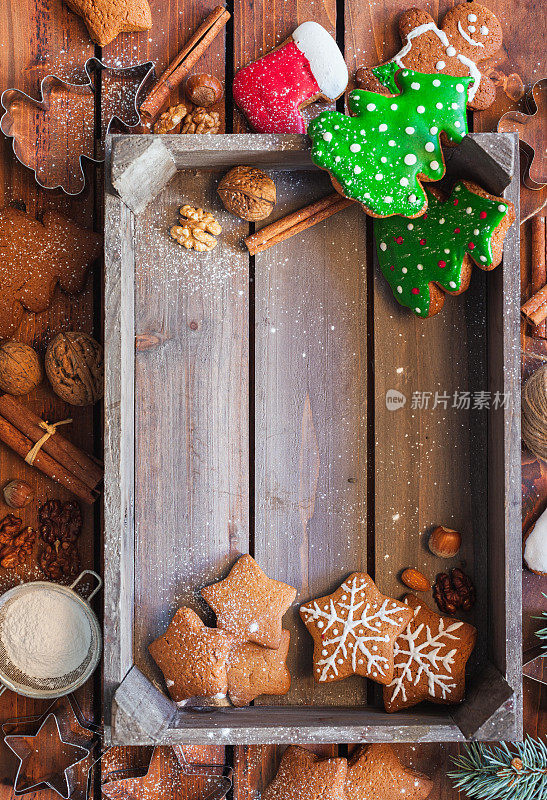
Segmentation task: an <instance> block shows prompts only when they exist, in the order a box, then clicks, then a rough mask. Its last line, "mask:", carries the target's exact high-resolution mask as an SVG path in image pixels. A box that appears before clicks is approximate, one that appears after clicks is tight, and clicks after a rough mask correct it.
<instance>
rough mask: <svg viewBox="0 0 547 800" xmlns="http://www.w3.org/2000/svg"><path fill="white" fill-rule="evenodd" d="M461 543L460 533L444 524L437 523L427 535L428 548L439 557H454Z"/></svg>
mask: <svg viewBox="0 0 547 800" xmlns="http://www.w3.org/2000/svg"><path fill="white" fill-rule="evenodd" d="M461 544H462V537H461V534H460V533H459V532H458V531H455V530H453V529H452V528H445V526H444V525H438V526H437V527H436V528H435V530H434V531H433V533H432V534H431V536H430V537H429V549H430V550H431V552H432V553H433V555H435V556H439V558H454V556H455V555H456V554H457V552H458V550H459V549H460V547H461Z"/></svg>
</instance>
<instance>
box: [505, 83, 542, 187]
mask: <svg viewBox="0 0 547 800" xmlns="http://www.w3.org/2000/svg"><path fill="white" fill-rule="evenodd" d="M524 102H525V105H526V107H527V110H528V113H525V112H524V111H508V112H507V113H506V114H504V115H503V116H502V117H501V118H500V120H499V122H498V127H497V130H498V131H499V132H500V133H518V135H519V147H520V152H521V156H522V162H523V164H522V167H523V172H522V182H523V183H524V185H525V186H526V187H528V189H533V190H534V191H539V190H540V189H543V188H544V187H545V186H546V185H547V78H541V79H540V80H539V81H536V82H535V83H534V85H533V86H532V89H531V90H530V92H528V93H527V94H526V95H525V98H524Z"/></svg>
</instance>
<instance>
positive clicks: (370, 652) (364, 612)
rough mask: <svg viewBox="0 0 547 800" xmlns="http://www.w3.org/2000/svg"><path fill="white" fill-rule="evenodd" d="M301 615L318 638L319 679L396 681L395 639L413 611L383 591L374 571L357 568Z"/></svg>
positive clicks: (315, 671)
mask: <svg viewBox="0 0 547 800" xmlns="http://www.w3.org/2000/svg"><path fill="white" fill-rule="evenodd" d="M300 616H301V617H302V619H303V621H304V624H305V625H306V627H307V629H308V630H309V632H310V633H311V635H312V637H313V641H314V648H313V662H314V667H313V675H314V678H315V680H316V681H318V682H325V683H328V682H331V681H341V680H343V679H344V678H348V677H349V676H350V675H362V676H363V677H364V678H372V680H374V681H377V682H378V683H383V684H387V683H390V681H391V680H392V678H393V648H394V645H395V640H396V638H397V636H398V635H399V634H400V633H401V631H403V630H404V629H405V627H406V626H407V625H408V623H409V621H410V619H411V617H412V612H411V611H410V609H409V608H408V607H406V606H405V605H403V604H402V603H399V602H397V600H393V599H392V598H390V597H386V596H385V595H383V594H382V593H381V592H380V591H379V590H378V589H377V588H376V585H375V584H374V581H373V580H372V578H370V577H369V576H368V575H366V574H365V573H363V572H354V573H353V574H352V575H350V576H349V578H347V579H346V580H345V581H344V583H343V584H342V585H341V586H340V587H339V588H338V589H336V591H335V592H333V593H332V594H329V595H326V596H325V597H320V598H319V599H317V600H312V601H310V602H309V603H306V604H305V605H303V606H301V607H300Z"/></svg>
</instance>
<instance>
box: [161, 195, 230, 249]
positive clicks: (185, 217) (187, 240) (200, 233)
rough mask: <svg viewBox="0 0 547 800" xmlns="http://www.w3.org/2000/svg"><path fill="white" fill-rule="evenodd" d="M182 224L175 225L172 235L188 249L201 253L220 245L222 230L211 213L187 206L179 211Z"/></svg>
mask: <svg viewBox="0 0 547 800" xmlns="http://www.w3.org/2000/svg"><path fill="white" fill-rule="evenodd" d="M179 215H180V224H179V225H173V227H172V228H171V231H170V234H171V236H172V238H173V239H175V241H177V242H178V243H179V244H181V245H182V246H183V247H186V248H187V249H193V250H197V251H198V252H200V253H203V252H208V251H209V250H212V249H213V248H214V247H216V245H217V244H218V239H215V236H218V235H219V234H220V233H222V228H221V226H220V225H219V223H218V222H217V221H216V219H215V218H214V217H213V215H212V214H211V213H210V212H209V211H204V210H203V209H202V208H193V207H192V206H189V205H185V206H182V208H180V209H179Z"/></svg>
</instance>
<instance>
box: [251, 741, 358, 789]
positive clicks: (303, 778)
mask: <svg viewBox="0 0 547 800" xmlns="http://www.w3.org/2000/svg"><path fill="white" fill-rule="evenodd" d="M347 769H348V764H347V761H346V759H345V758H323V759H322V758H320V757H319V756H317V755H316V754H315V753H312V752H310V751H309V750H306V749H305V748H303V747H298V746H296V745H291V746H290V747H287V749H286V750H285V752H284V753H283V758H282V759H281V764H280V765H279V769H278V770H277V775H276V776H275V778H274V779H273V781H272V782H271V783H270V785H269V786H268V788H267V789H266V791H265V792H264V793H263V795H262V800H295V799H296V798H297V800H347V799H346V795H345V783H346V774H347Z"/></svg>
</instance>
